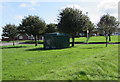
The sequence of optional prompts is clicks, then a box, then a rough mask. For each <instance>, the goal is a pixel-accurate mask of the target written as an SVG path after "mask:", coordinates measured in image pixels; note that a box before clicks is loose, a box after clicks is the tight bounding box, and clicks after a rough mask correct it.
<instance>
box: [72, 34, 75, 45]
mask: <svg viewBox="0 0 120 82" xmlns="http://www.w3.org/2000/svg"><path fill="white" fill-rule="evenodd" d="M74 43H75V38H74V36H72V47H74Z"/></svg>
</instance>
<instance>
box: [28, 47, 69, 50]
mask: <svg viewBox="0 0 120 82" xmlns="http://www.w3.org/2000/svg"><path fill="white" fill-rule="evenodd" d="M68 48H71V47H68ZM61 49H67V48H50V49H45V48H33V49H27V50H26V51H45V50H61Z"/></svg>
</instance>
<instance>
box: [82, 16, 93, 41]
mask: <svg viewBox="0 0 120 82" xmlns="http://www.w3.org/2000/svg"><path fill="white" fill-rule="evenodd" d="M83 16H84V23H83V30H80V31H82V33H83V31H84V33H85V36H86V38H87V39H86V42H87V43H88V40H89V38H90V37H91V36H92V31H93V30H94V29H95V28H94V24H93V23H92V22H91V21H90V19H89V17H88V16H86V15H83Z"/></svg>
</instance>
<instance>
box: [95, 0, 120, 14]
mask: <svg viewBox="0 0 120 82" xmlns="http://www.w3.org/2000/svg"><path fill="white" fill-rule="evenodd" d="M97 8H98V10H99V11H100V12H101V13H109V14H115V13H117V12H118V11H117V10H118V0H104V1H103V0H102V1H101V2H100V4H99V5H98V6H97Z"/></svg>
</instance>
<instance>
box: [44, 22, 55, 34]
mask: <svg viewBox="0 0 120 82" xmlns="http://www.w3.org/2000/svg"><path fill="white" fill-rule="evenodd" d="M53 32H57V24H54V23H50V24H48V25H47V28H46V30H45V33H53Z"/></svg>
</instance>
